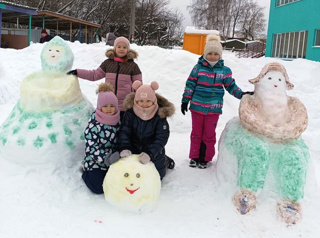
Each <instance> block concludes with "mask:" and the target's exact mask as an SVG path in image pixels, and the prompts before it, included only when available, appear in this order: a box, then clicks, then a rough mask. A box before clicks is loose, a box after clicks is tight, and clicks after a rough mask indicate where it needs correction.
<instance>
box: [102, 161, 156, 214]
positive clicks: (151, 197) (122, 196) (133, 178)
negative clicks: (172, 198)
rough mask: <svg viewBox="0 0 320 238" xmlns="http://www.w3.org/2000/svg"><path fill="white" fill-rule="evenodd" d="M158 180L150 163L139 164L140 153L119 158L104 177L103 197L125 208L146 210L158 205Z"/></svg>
mask: <svg viewBox="0 0 320 238" xmlns="http://www.w3.org/2000/svg"><path fill="white" fill-rule="evenodd" d="M160 190H161V180H160V176H159V173H158V171H157V169H156V168H155V166H154V164H153V163H152V162H149V163H147V164H141V163H140V162H139V155H130V156H128V157H125V158H121V159H120V160H119V161H118V162H116V163H114V164H112V165H111V166H110V168H109V170H108V172H107V174H106V176H105V178H104V182H103V191H104V195H105V198H106V200H107V201H108V202H109V203H110V204H112V205H114V206H116V207H118V208H120V209H122V210H125V211H130V212H148V211H151V210H153V209H154V207H155V205H156V204H157V201H158V198H159V195H160Z"/></svg>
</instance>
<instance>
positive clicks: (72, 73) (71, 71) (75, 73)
mask: <svg viewBox="0 0 320 238" xmlns="http://www.w3.org/2000/svg"><path fill="white" fill-rule="evenodd" d="M67 74H68V75H70V74H71V75H75V76H77V75H78V73H77V70H76V69H74V70H70V71H69V72H68V73H67Z"/></svg>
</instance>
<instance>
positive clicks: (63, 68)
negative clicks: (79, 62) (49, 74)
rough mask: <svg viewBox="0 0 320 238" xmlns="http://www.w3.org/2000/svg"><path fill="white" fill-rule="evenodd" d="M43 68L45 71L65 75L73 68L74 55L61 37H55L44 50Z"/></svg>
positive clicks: (42, 55) (42, 56)
mask: <svg viewBox="0 0 320 238" xmlns="http://www.w3.org/2000/svg"><path fill="white" fill-rule="evenodd" d="M40 57H41V66H42V70H44V71H56V72H62V73H65V72H67V71H68V70H70V69H71V68H72V64H73V58H74V56H73V53H72V51H71V49H70V47H69V46H68V44H67V43H66V41H64V40H63V39H62V38H61V37H59V36H55V37H54V38H53V39H52V40H51V41H49V42H48V43H47V44H46V45H45V46H44V47H43V49H42V52H41V56H40Z"/></svg>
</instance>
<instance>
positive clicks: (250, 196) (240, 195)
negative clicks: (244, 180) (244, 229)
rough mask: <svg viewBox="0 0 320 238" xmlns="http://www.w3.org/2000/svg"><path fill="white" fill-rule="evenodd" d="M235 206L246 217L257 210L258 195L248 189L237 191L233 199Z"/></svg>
mask: <svg viewBox="0 0 320 238" xmlns="http://www.w3.org/2000/svg"><path fill="white" fill-rule="evenodd" d="M232 201H233V204H234V205H235V206H236V208H237V209H238V211H239V212H240V213H241V214H242V215H244V214H246V213H248V212H250V211H251V210H253V209H255V208H256V203H257V198H256V195H255V194H254V193H253V192H251V191H250V190H248V189H241V190H239V191H237V192H236V193H235V194H234V195H233V197H232Z"/></svg>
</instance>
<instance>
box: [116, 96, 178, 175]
mask: <svg viewBox="0 0 320 238" xmlns="http://www.w3.org/2000/svg"><path fill="white" fill-rule="evenodd" d="M134 96H135V93H131V94H129V95H128V96H127V97H126V99H125V101H124V103H123V105H124V107H125V109H127V111H126V113H125V115H124V119H123V121H122V125H121V129H120V132H119V150H120V151H122V150H130V151H131V152H132V154H140V153H142V152H145V153H147V154H148V155H149V156H150V159H151V161H152V162H153V163H154V165H155V167H156V169H157V170H158V172H159V174H160V177H161V179H162V178H163V177H164V176H165V174H166V165H165V148H164V147H165V145H166V144H167V142H168V139H169V135H170V130H169V124H168V121H167V119H166V118H167V117H169V116H172V115H173V114H174V105H173V104H172V103H171V102H169V101H168V100H167V99H165V98H164V97H162V96H160V95H159V94H156V96H157V101H158V105H159V109H158V111H157V113H156V114H155V115H154V117H153V118H151V119H150V120H147V121H145V120H142V119H141V118H140V117H138V116H137V115H136V114H135V113H134V111H133V109H132V107H133V102H134V101H133V100H134Z"/></svg>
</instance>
